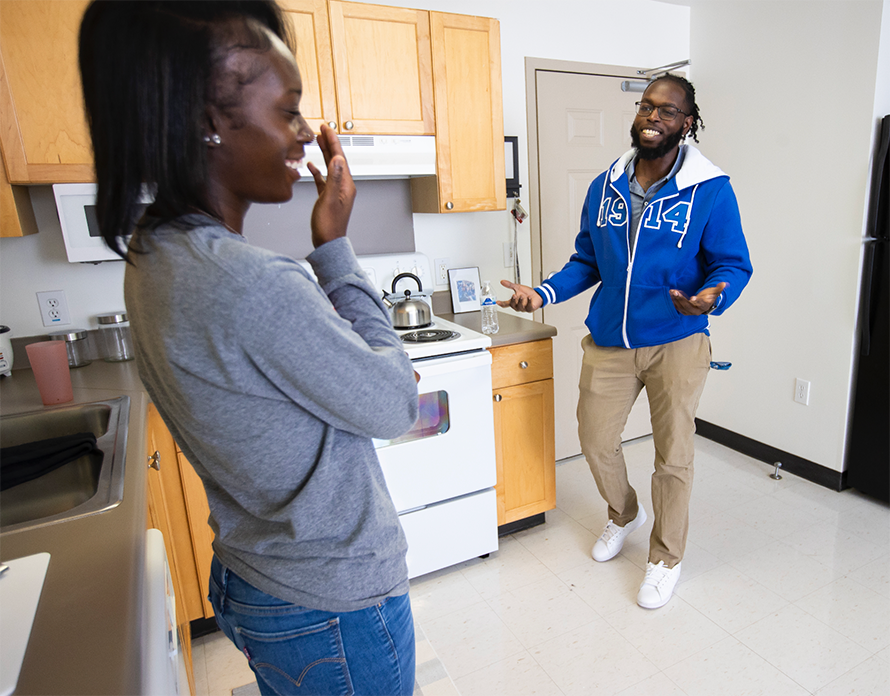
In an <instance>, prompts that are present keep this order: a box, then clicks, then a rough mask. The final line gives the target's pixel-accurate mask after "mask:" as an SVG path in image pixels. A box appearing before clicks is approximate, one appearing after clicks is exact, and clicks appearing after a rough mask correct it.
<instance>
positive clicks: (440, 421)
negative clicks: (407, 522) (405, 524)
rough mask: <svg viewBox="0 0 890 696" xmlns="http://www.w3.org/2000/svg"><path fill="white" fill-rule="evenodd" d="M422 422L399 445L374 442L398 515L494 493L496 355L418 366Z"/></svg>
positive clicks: (446, 359) (435, 360)
mask: <svg viewBox="0 0 890 696" xmlns="http://www.w3.org/2000/svg"><path fill="white" fill-rule="evenodd" d="M413 367H414V369H415V370H416V371H417V372H418V374H419V375H420V382H418V385H417V386H418V389H419V393H420V413H421V415H420V417H419V418H418V420H417V422H416V423H415V424H414V427H413V428H412V429H411V430H410V431H409V432H408V433H406V434H405V435H403V436H401V437H400V438H397V439H396V440H385V441H381V440H375V441H374V444H375V446H376V447H377V455H378V457H379V458H380V464H381V466H382V468H383V474H384V476H385V477H386V484H387V486H388V487H389V492H390V495H391V496H392V499H393V502H394V503H395V506H396V510H397V511H398V512H399V514H402V513H405V512H407V511H410V510H416V509H418V508H421V507H423V506H426V505H431V504H433V503H437V502H440V501H443V500H449V499H451V498H457V497H459V496H462V495H466V494H468V493H473V492H475V491H480V490H482V489H484V488H490V487H492V486H494V485H495V483H496V481H497V470H496V464H495V453H494V417H493V411H492V405H491V353H489V352H488V351H487V350H482V351H475V352H472V353H463V354H459V355H448V356H443V357H438V358H431V359H426V360H418V361H415V362H414V363H413Z"/></svg>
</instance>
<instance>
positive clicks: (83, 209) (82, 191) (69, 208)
mask: <svg viewBox="0 0 890 696" xmlns="http://www.w3.org/2000/svg"><path fill="white" fill-rule="evenodd" d="M53 196H54V197H55V199H56V210H57V211H58V213H59V223H60V224H61V226H62V237H63V239H64V240H65V253H67V254H68V260H69V261H70V262H71V263H99V262H100V261H123V259H122V258H121V257H120V256H118V255H117V253H115V252H114V251H112V250H111V249H109V248H108V246H107V245H106V244H105V240H104V239H102V235H101V234H100V233H99V221H98V220H97V219H96V184H53ZM151 200H152V199H151V196H149V195H148V194H147V193H146V192H144V193H143V196H142V201H141V203H142V204H143V205H146V206H147V205H148V204H150V203H151ZM129 241H130V240H129V237H127V238H125V239H124V240H123V246H124V247H126V245H127V243H128V242H129Z"/></svg>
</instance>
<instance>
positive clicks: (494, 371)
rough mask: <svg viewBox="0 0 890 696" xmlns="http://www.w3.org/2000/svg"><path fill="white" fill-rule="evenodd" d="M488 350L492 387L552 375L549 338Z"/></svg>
mask: <svg viewBox="0 0 890 696" xmlns="http://www.w3.org/2000/svg"><path fill="white" fill-rule="evenodd" d="M490 350H491V355H492V359H493V362H492V365H491V386H492V388H493V389H498V388H499V387H509V386H511V385H514V384H525V383H526V382H537V381H539V380H542V379H550V378H551V377H553V342H552V341H551V340H550V339H549V338H546V339H544V340H543V341H533V342H531V343H517V344H516V345H512V346H500V347H497V348H491V349H490Z"/></svg>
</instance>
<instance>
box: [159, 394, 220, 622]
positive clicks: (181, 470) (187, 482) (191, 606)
mask: <svg viewBox="0 0 890 696" xmlns="http://www.w3.org/2000/svg"><path fill="white" fill-rule="evenodd" d="M149 409H150V410H149V417H148V436H147V440H148V449H149V457H152V456H154V453H155V452H158V453H159V458H160V462H159V467H160V470H155V469H150V470H149V478H148V480H149V491H150V499H149V510H150V516H149V522H150V524H151V525H152V526H153V527H155V528H157V529H160V530H161V533H162V534H163V535H164V543H165V545H166V548H167V558H168V559H172V560H171V561H170V565H171V569H172V568H173V566H174V564H175V567H176V572H175V574H174V585H175V589H176V616H177V619H179V620H180V621H185V622H188V621H194V620H195V619H204V618H210V617H211V616H213V607H212V606H211V604H210V601H209V600H208V599H207V591H208V590H207V588H208V581H209V579H210V561H211V560H212V559H213V549H212V548H211V544H212V543H213V531H212V530H211V529H210V525H209V524H208V523H207V518H208V517H209V515H210V508H209V507H208V505H207V495H206V493H205V492H204V484H203V483H202V482H201V479H200V477H199V476H198V475H197V474H196V473H195V470H194V469H193V468H192V465H191V464H189V462H188V460H187V459H186V458H185V455H183V453H182V451H181V450H180V449H179V446H178V445H177V444H176V443H175V442H174V441H173V436H172V435H171V434H170V431H169V430H167V426H166V425H164V422H163V420H161V416H160V415H159V414H158V412H157V409H156V408H155V407H154V405H151V406H150V407H149Z"/></svg>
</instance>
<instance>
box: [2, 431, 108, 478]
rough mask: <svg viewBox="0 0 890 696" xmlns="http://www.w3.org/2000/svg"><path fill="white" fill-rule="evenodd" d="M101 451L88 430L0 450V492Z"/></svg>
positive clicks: (100, 454)
mask: <svg viewBox="0 0 890 696" xmlns="http://www.w3.org/2000/svg"><path fill="white" fill-rule="evenodd" d="M93 452H96V453H98V454H99V456H100V457H101V456H102V450H100V449H99V448H98V447H97V446H96V436H95V435H93V434H92V433H77V434H76V435H64V436H62V437H53V438H49V439H47V440H40V441H38V442H29V443H27V444H24V445H16V446H14V447H4V448H3V449H0V491H5V490H6V489H7V488H12V487H13V486H18V485H19V484H20V483H25V481H31V480H33V479H36V478H39V477H40V476H43V475H44V474H47V473H49V472H50V471H52V470H53V469H58V468H59V467H60V466H64V465H65V464H67V463H68V462H73V461H74V460H75V459H80V458H81V457H84V456H86V455H88V454H91V453H93Z"/></svg>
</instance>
